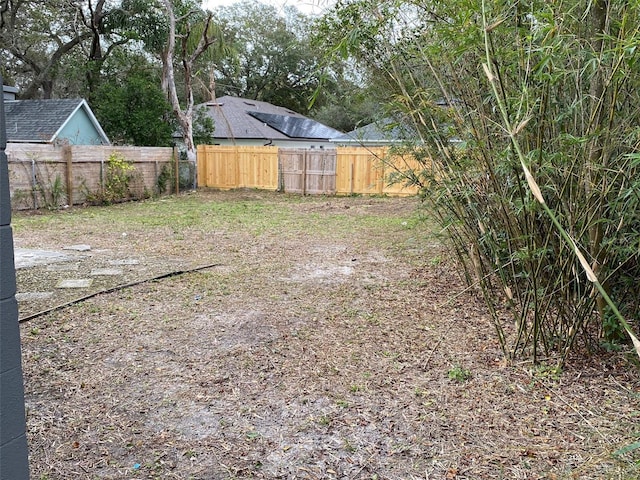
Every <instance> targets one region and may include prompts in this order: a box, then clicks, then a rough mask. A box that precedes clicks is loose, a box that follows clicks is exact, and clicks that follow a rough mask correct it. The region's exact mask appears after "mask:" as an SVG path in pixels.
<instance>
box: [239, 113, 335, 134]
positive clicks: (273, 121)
mask: <svg viewBox="0 0 640 480" xmlns="http://www.w3.org/2000/svg"><path fill="white" fill-rule="evenodd" d="M247 113H248V114H249V115H251V116H252V117H253V118H257V119H258V120H260V121H261V122H264V123H266V124H267V125H269V126H270V127H271V128H274V129H276V130H278V131H279V132H281V133H284V134H285V135H286V136H287V137H291V138H333V137H335V136H336V135H338V134H339V133H338V132H336V130H334V129H333V128H330V127H327V126H326V125H323V124H321V123H319V122H316V121H315V120H311V119H310V118H300V117H289V116H286V115H276V114H274V113H262V112H247Z"/></svg>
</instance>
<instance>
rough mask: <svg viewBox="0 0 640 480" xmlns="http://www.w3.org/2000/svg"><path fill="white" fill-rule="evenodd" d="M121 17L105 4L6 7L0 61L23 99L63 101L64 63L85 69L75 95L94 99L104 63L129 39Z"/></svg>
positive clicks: (70, 0)
mask: <svg viewBox="0 0 640 480" xmlns="http://www.w3.org/2000/svg"><path fill="white" fill-rule="evenodd" d="M118 11H119V9H118V5H117V4H112V3H109V2H107V1H106V0H51V1H47V2H41V1H33V0H6V1H4V2H2V8H0V56H1V57H2V59H3V70H4V71H5V72H7V73H9V77H10V78H12V79H13V80H14V82H15V83H16V84H18V85H19V86H20V87H21V93H20V95H21V97H22V98H38V97H42V98H51V97H52V96H55V95H56V93H57V92H58V90H59V91H60V94H59V95H58V96H63V95H64V93H65V91H68V90H69V85H68V84H67V82H66V80H67V76H66V75H65V73H66V68H65V63H68V64H69V65H73V66H74V67H75V68H76V69H78V68H79V67H80V66H82V67H83V72H82V73H83V76H84V81H83V82H82V84H81V87H80V88H79V87H78V85H77V84H75V86H73V87H72V88H71V90H72V91H73V92H74V93H75V94H76V95H77V94H78V93H87V92H88V93H89V94H90V93H91V92H92V91H93V89H94V87H97V85H98V80H99V71H100V68H101V65H102V63H103V62H104V61H105V59H106V58H108V56H109V54H110V53H111V52H112V51H113V50H115V49H117V48H118V47H119V46H121V45H122V44H125V43H127V42H128V41H129V39H130V36H129V35H127V33H128V32H127V31H126V29H123V28H121V27H122V25H120V24H119V23H118V22H117V21H115V16H114V15H113V14H114V12H118ZM112 17H113V18H112ZM79 59H82V60H79ZM73 78H75V76H74V77H73Z"/></svg>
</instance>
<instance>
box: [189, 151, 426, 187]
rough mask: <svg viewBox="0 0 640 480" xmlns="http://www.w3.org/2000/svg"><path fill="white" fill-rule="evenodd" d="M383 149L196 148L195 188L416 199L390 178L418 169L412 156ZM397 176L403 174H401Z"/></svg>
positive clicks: (400, 183) (399, 181)
mask: <svg viewBox="0 0 640 480" xmlns="http://www.w3.org/2000/svg"><path fill="white" fill-rule="evenodd" d="M387 153H388V149H387V148H364V147H338V148H337V149H288V148H278V147H270V146H269V147H249V146H218V145H199V146H198V186H199V187H211V188H220V189H232V188H258V189H267V190H280V191H284V192H291V193H302V194H327V195H333V194H339V195H350V194H370V195H394V196H406V195H415V194H416V193H417V192H418V189H417V187H414V186H412V187H406V186H404V184H403V182H402V180H401V179H399V180H398V181H397V182H395V183H391V182H390V180H391V178H392V177H393V176H394V174H398V173H400V174H401V173H402V172H406V171H408V170H416V169H420V168H422V167H421V166H420V165H419V163H418V162H417V161H416V160H414V159H413V158H412V157H404V156H395V157H393V158H387ZM399 176H401V175H399Z"/></svg>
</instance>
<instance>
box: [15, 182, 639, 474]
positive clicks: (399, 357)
mask: <svg viewBox="0 0 640 480" xmlns="http://www.w3.org/2000/svg"><path fill="white" fill-rule="evenodd" d="M201 195H202V198H203V201H205V200H206V199H207V198H211V196H214V197H215V198H220V196H222V198H227V199H228V201H234V199H237V196H238V194H237V193H226V194H225V193H206V194H201ZM261 195H262V194H261ZM225 196H226V197H225ZM263 201H283V200H281V199H278V197H276V196H273V197H271V196H270V194H264V195H263ZM345 207H348V208H345ZM414 207H415V202H414V201H412V200H406V199H405V200H398V199H396V200H394V199H374V200H367V199H362V198H342V199H326V198H322V199H316V200H309V201H308V202H302V203H291V204H290V205H287V207H286V208H293V209H299V210H300V211H302V212H305V213H308V214H311V213H313V214H314V215H321V216H325V217H331V216H332V215H338V214H339V215H345V214H346V215H353V216H356V217H357V216H360V215H363V214H364V213H365V212H366V214H368V215H370V214H371V212H373V211H375V212H379V214H380V215H390V214H391V215H401V216H406V217H407V218H409V217H410V216H411V214H412V210H413V208H414ZM283 208H284V207H283ZM356 225H357V224H356ZM282 228H283V231H282V232H281V234H280V235H273V234H265V235H262V236H258V237H256V236H251V235H248V234H246V233H243V232H242V230H241V228H240V227H239V228H238V231H237V232H232V233H233V234H229V235H216V234H214V233H213V232H211V235H209V236H208V237H207V238H208V240H206V242H207V243H206V245H205V248H204V249H201V250H200V252H202V251H206V252H207V254H206V255H202V254H200V255H196V256H195V258H192V257H189V256H188V255H187V254H188V251H187V249H181V250H180V255H179V256H178V255H176V256H169V255H166V259H167V262H168V264H169V265H170V266H171V265H173V264H174V263H173V262H175V260H176V258H177V257H179V258H180V260H181V261H182V262H183V263H196V262H197V261H200V262H202V261H205V260H206V261H207V262H208V261H216V260H220V262H221V263H223V264H224V266H221V267H216V268H213V269H211V270H207V271H203V272H199V273H194V274H190V275H186V276H180V277H173V278H170V279H166V280H163V281H161V282H155V283H146V284H142V285H138V286H135V287H132V288H129V289H126V290H123V291H120V292H115V293H110V294H108V295H102V296H99V297H96V298H94V299H92V300H89V301H87V302H84V303H82V304H79V305H76V306H73V307H71V308H69V309H66V310H63V311H60V312H56V313H52V314H50V315H48V316H45V317H41V318H38V319H36V320H34V321H32V322H29V323H28V324H24V325H23V355H24V367H25V382H26V401H27V408H28V434H29V441H30V449H31V465H32V478H34V479H49V480H51V479H71V478H73V479H99V478H111V479H129V478H158V479H171V478H174V479H187V478H193V479H227V478H240V479H242V478H246V479H249V478H268V479H272V478H285V479H324V478H340V479H373V478H378V479H383V478H384V479H418V478H421V479H424V478H440V479H494V478H496V479H498V478H502V479H534V478H548V479H553V478H633V477H638V476H639V475H640V468H639V466H638V465H639V463H638V462H639V461H640V458H639V457H638V455H637V451H636V453H635V456H634V452H631V453H628V454H626V455H625V456H615V455H613V452H614V451H616V450H617V449H619V448H620V447H624V446H626V445H629V444H631V443H633V442H634V441H636V440H637V439H638V436H639V435H640V426H639V425H638V413H639V411H640V395H639V393H638V392H639V387H640V382H639V381H638V375H637V374H638V372H637V370H635V371H634V370H633V368H632V367H630V366H629V364H628V363H626V362H625V360H624V358H625V357H624V356H623V355H618V356H610V357H607V356H605V357H598V358H595V357H594V358H593V359H592V360H589V361H581V362H580V363H577V362H575V361H574V362H573V363H572V364H570V366H569V367H568V368H567V369H566V370H565V371H564V372H563V373H562V374H561V375H559V376H558V375H556V374H555V372H553V371H551V370H548V369H544V368H540V367H537V368H536V367H533V366H531V365H527V364H522V365H518V366H515V367H506V366H505V365H504V364H503V362H502V359H501V356H500V349H499V346H498V344H497V342H496V340H495V338H494V334H493V333H494V332H493V330H492V327H491V321H490V317H489V315H488V313H487V312H486V309H485V308H484V306H483V304H482V303H481V302H480V301H479V300H478V299H477V298H476V297H475V296H474V294H473V292H467V293H464V294H462V295H456V294H457V293H458V292H460V291H462V290H464V285H463V284H462V283H461V282H460V280H459V279H458V277H457V276H456V275H454V274H453V273H452V271H453V269H452V267H451V265H449V264H448V263H447V262H446V260H445V261H438V259H439V258H445V259H446V255H445V254H444V253H443V252H442V251H441V249H440V247H439V246H438V245H437V244H434V241H433V239H432V237H430V236H429V235H427V232H426V230H424V229H420V228H419V229H402V228H398V229H397V230H395V231H392V232H380V231H375V230H371V228H366V227H364V226H362V227H357V226H356V228H355V229H354V231H353V233H352V234H351V235H346V236H345V235H339V236H336V237H337V238H331V236H330V235H327V234H326V232H317V233H316V234H313V233H312V232H311V233H310V232H304V233H296V232H292V231H291V230H287V228H289V227H287V226H284V225H283V227H282ZM25 235H26V234H25ZM96 235H99V233H97V234H96ZM48 240H51V239H50V238H49V239H48ZM86 243H90V239H87V240H86ZM143 243H144V242H143V241H142V240H141V241H140V244H138V243H136V245H142V244H143ZM155 247H156V246H155V245H152V244H151V243H150V244H149V249H150V251H152V249H153V248H155ZM136 248H140V249H141V250H144V249H142V248H141V247H136ZM115 253H118V252H114V254H115ZM168 253H169V250H168V249H167V254H168ZM194 253H195V252H194ZM203 257H206V258H203ZM455 367H459V368H461V369H465V370H469V371H470V373H471V377H470V378H469V379H467V380H462V381H457V380H456V379H452V378H449V373H450V372H451V371H452V369H453V368H455ZM634 462H635V463H634Z"/></svg>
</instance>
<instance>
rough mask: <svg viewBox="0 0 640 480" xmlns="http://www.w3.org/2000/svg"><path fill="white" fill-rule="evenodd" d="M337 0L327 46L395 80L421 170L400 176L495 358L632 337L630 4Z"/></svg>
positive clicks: (639, 88)
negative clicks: (414, 187) (485, 318)
mask: <svg viewBox="0 0 640 480" xmlns="http://www.w3.org/2000/svg"><path fill="white" fill-rule="evenodd" d="M347 3H349V4H350V5H351V9H352V10H348V11H347V12H346V13H343V14H341V15H340V14H338V13H335V14H334V16H333V17H332V18H327V19H325V26H326V28H327V30H328V32H329V33H332V34H333V37H332V38H334V40H336V42H335V45H336V47H335V50H334V51H335V52H338V53H342V54H345V53H348V54H350V55H353V56H354V57H356V58H358V59H359V60H360V61H361V62H363V64H365V65H367V66H368V67H369V69H370V71H372V72H376V74H377V75H379V76H380V78H383V79H384V80H383V81H384V82H385V84H386V85H387V87H388V88H389V89H390V90H392V91H394V92H395V96H394V100H393V102H392V104H391V106H390V112H392V113H395V114H396V115H397V116H398V118H402V119H403V120H402V121H403V122H410V123H411V124H412V125H413V127H414V129H415V131H416V137H417V139H419V140H420V141H419V142H415V143H414V146H412V147H410V148H411V149H412V151H413V153H414V155H415V156H416V158H418V159H422V160H423V162H422V163H423V167H424V168H422V169H421V170H420V171H410V172H409V171H408V172H406V175H405V178H406V179H407V180H408V181H410V182H413V183H417V184H419V185H421V186H422V187H423V188H422V192H423V198H424V202H425V204H426V205H428V206H429V208H430V209H431V210H432V211H433V212H435V214H436V216H437V217H438V219H439V221H440V223H441V225H442V228H443V231H444V232H445V233H446V235H447V238H448V239H449V242H450V245H451V248H452V249H453V250H454V251H455V252H456V254H457V258H458V260H459V264H460V266H461V269H462V271H463V272H464V275H465V276H466V278H467V280H468V282H469V283H470V284H474V285H477V286H478V289H479V291H480V292H481V293H482V295H483V296H484V299H485V301H486V303H487V305H488V307H489V309H490V311H491V313H492V318H493V322H494V325H495V329H496V332H497V336H498V339H499V341H500V345H501V347H502V349H503V352H504V354H505V356H506V357H507V358H509V359H514V358H530V359H532V360H533V361H536V362H538V361H543V360H544V361H551V360H553V361H557V362H559V363H562V362H563V361H565V360H566V359H567V357H568V356H569V355H570V354H572V353H573V352H585V351H594V349H597V348H601V347H605V348H608V349H626V348H627V344H628V343H629V341H630V340H631V341H633V342H637V339H636V338H635V335H634V331H637V330H638V326H639V324H640V309H639V308H638V307H639V302H640V287H639V285H640V63H639V54H640V52H639V51H638V48H637V47H638V46H640V4H638V3H637V2H606V1H603V0H595V1H563V2H536V1H531V2H506V1H505V2H501V1H494V2H486V4H485V2H483V1H481V0H478V1H470V0H460V1H447V2H444V1H443V2H440V1H434V2H429V3H428V4H427V3H426V2H417V1H416V2H412V1H406V2H398V1H393V2H391V1H386V2H382V3H380V2H372V1H369V0H360V1H355V2H347ZM356 6H357V9H359V10H358V15H355V14H354V9H356ZM354 19H357V21H354ZM347 25H348V26H349V27H350V30H349V29H347V30H342V31H349V32H350V33H349V35H348V36H344V35H343V36H340V35H339V33H338V32H339V31H340V30H338V29H337V28H336V27H337V26H340V28H342V29H344V28H345V27H346V26H347ZM399 27H402V28H399ZM330 38H331V37H330ZM443 100H444V101H443ZM443 104H444V106H443ZM635 347H636V349H637V351H638V353H639V354H640V345H638V344H637V343H636V345H635Z"/></svg>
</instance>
